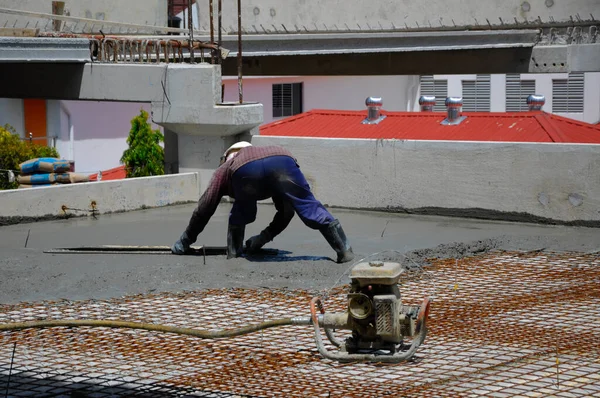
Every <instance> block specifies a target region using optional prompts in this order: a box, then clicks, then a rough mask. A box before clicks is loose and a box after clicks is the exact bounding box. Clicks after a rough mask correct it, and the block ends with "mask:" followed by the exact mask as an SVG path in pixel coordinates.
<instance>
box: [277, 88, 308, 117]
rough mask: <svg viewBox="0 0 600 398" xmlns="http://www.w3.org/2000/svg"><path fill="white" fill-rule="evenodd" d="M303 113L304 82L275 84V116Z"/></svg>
mask: <svg viewBox="0 0 600 398" xmlns="http://www.w3.org/2000/svg"><path fill="white" fill-rule="evenodd" d="M299 113H302V83H285V84H273V117H284V116H293V115H297V114H299Z"/></svg>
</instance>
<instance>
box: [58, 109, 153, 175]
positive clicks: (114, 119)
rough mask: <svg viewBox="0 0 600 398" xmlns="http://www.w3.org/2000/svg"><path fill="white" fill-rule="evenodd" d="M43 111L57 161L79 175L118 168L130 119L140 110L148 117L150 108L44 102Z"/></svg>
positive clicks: (125, 146) (124, 147)
mask: <svg viewBox="0 0 600 398" xmlns="http://www.w3.org/2000/svg"><path fill="white" fill-rule="evenodd" d="M47 109H48V135H49V136H56V137H57V140H56V147H57V149H58V152H59V153H60V155H61V157H63V158H67V159H70V160H74V161H75V170H76V171H77V172H81V173H95V172H97V171H99V170H106V169H111V168H113V167H117V166H119V165H120V159H121V156H122V155H123V151H125V150H126V149H127V136H128V135H129V131H130V130H131V119H133V118H134V117H135V116H137V115H138V114H139V112H140V109H144V110H145V111H146V112H148V114H150V104H142V103H131V102H98V101H48V102H47ZM152 128H153V129H161V128H160V126H157V125H155V124H153V123H152ZM161 131H162V129H161Z"/></svg>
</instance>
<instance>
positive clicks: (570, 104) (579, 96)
mask: <svg viewBox="0 0 600 398" xmlns="http://www.w3.org/2000/svg"><path fill="white" fill-rule="evenodd" d="M583 82H584V75H583V73H570V74H569V78H568V79H557V80H552V112H553V113H583Z"/></svg>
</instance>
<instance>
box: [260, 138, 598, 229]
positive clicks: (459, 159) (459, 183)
mask: <svg viewBox="0 0 600 398" xmlns="http://www.w3.org/2000/svg"><path fill="white" fill-rule="evenodd" d="M252 143H253V144H254V145H258V146H265V145H282V146H284V147H286V148H287V149H289V150H290V151H291V152H292V153H293V154H294V156H295V157H296V158H297V159H298V162H299V164H300V167H301V169H302V171H303V172H304V174H305V176H306V178H307V180H308V182H309V184H310V185H311V188H312V190H313V192H314V194H315V196H316V197H317V199H319V200H320V201H321V202H323V203H324V204H327V205H329V206H335V207H346V208H358V209H377V210H387V211H408V212H415V213H425V214H444V215H457V216H466V217H477V218H492V219H501V220H513V221H534V222H551V223H554V222H557V223H563V224H574V225H590V226H600V145H584V144H540V143H502V142H457V141H403V140H358V139H357V140H354V139H318V138H289V137H266V136H254V137H253V139H252Z"/></svg>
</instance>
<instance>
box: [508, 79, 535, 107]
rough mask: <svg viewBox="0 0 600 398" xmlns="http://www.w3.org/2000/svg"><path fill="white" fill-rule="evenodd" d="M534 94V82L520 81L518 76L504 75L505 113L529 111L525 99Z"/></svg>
mask: <svg viewBox="0 0 600 398" xmlns="http://www.w3.org/2000/svg"><path fill="white" fill-rule="evenodd" d="M533 94H535V80H521V75H520V74H508V75H506V112H524V111H527V110H529V106H528V105H527V97H529V96H530V95H533Z"/></svg>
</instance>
